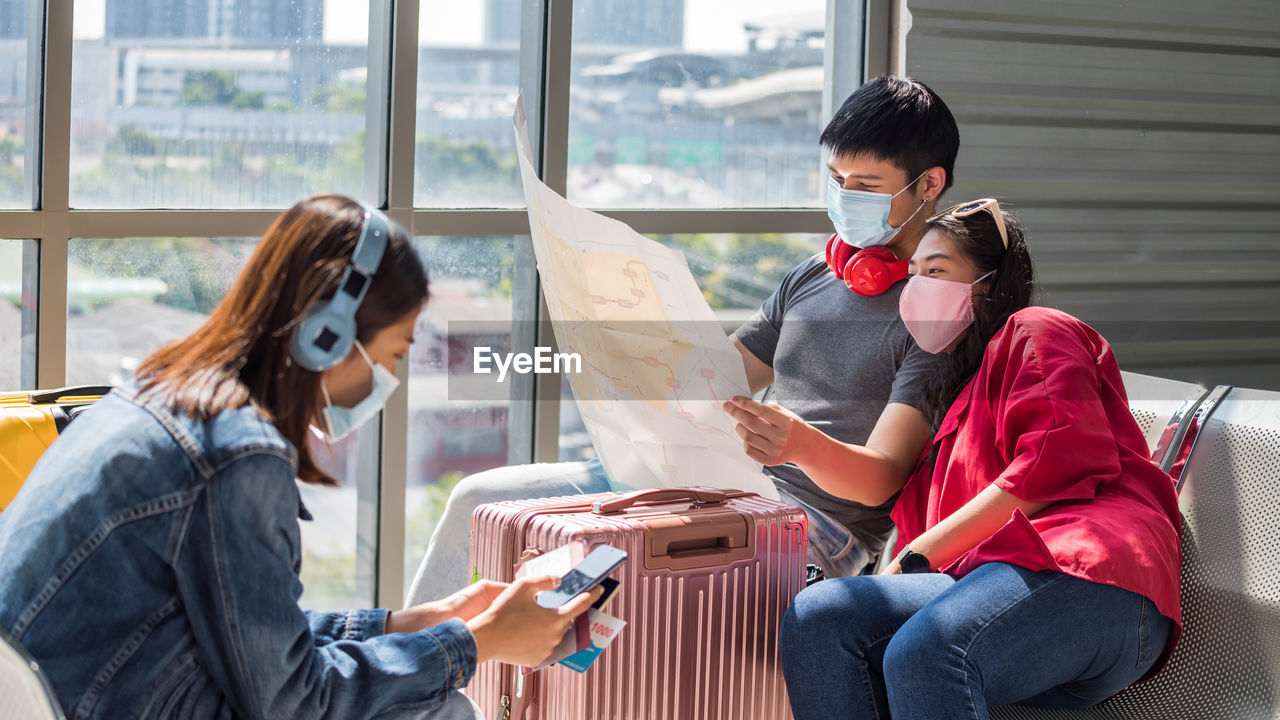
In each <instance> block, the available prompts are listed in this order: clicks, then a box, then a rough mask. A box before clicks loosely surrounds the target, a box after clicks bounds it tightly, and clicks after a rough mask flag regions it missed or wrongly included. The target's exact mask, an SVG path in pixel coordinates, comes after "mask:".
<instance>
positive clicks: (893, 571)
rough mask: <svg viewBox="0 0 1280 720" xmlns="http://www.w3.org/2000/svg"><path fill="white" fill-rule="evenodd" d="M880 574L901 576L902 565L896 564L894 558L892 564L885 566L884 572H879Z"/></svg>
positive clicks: (896, 561) (896, 560)
mask: <svg viewBox="0 0 1280 720" xmlns="http://www.w3.org/2000/svg"><path fill="white" fill-rule="evenodd" d="M880 574H881V575H901V574H902V565H901V564H899V563H898V559H897V558H894V559H893V562H890V563H889V564H888V565H886V566H885V568H884V570H881V571H880Z"/></svg>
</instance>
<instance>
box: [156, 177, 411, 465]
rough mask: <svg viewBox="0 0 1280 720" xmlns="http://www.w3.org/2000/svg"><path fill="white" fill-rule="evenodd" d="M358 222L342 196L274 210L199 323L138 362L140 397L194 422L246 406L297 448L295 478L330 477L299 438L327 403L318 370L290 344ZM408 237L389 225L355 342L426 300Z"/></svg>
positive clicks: (348, 248) (337, 272)
mask: <svg viewBox="0 0 1280 720" xmlns="http://www.w3.org/2000/svg"><path fill="white" fill-rule="evenodd" d="M363 222H364V210H363V208H362V207H361V206H360V204H359V203H357V202H356V201H354V200H352V199H350V198H347V197H343V196H341V195H317V196H315V197H310V198H307V199H306V200H303V201H301V202H299V203H298V204H296V205H294V206H293V207H291V208H289V209H288V210H286V211H284V212H283V213H281V214H280V216H279V217H278V218H276V220H275V222H273V223H272V224H271V227H270V228H268V229H267V232H266V234H264V235H263V236H262V240H261V241H260V242H259V243H258V247H257V248H256V249H255V250H254V252H253V256H252V257H250V258H249V262H248V264H247V265H245V268H244V270H243V271H242V272H241V273H240V277H239V278H237V279H236V282H235V284H234V285H232V286H231V289H230V290H229V291H228V292H227V296H226V297H225V298H223V300H222V302H221V303H219V304H218V307H216V308H215V309H214V311H213V313H212V314H211V315H210V316H209V319H208V320H207V321H206V322H205V324H204V325H203V326H201V327H200V329H198V330H196V331H195V332H194V333H192V334H191V335H190V336H188V337H186V338H184V339H182V340H178V341H176V342H173V343H170V344H169V345H166V346H165V347H163V348H161V349H160V350H159V351H157V352H156V353H155V354H153V355H151V356H150V357H148V358H147V359H146V360H145V361H143V363H142V365H141V366H140V367H139V368H138V373H137V374H138V381H139V390H140V392H139V395H140V396H141V397H143V398H145V399H146V400H147V402H157V403H159V404H161V405H162V406H164V407H166V408H168V409H170V410H171V411H174V412H181V413H184V414H187V415H190V416H192V417H195V418H197V419H199V420H208V419H210V418H212V417H213V416H214V415H216V414H217V413H219V412H221V411H223V410H229V409H233V408H239V407H244V406H246V405H253V406H254V407H256V408H257V409H258V412H260V413H261V414H262V415H263V417H265V418H267V419H268V420H269V421H270V422H271V423H273V424H274V425H275V426H276V428H278V429H279V430H280V434H282V435H283V436H284V437H285V439H286V440H288V441H289V442H290V443H292V444H293V446H294V448H296V449H297V451H298V477H299V478H301V479H302V480H304V481H306V482H312V483H319V484H324V485H335V484H337V483H336V481H335V480H334V479H333V478H331V477H329V476H328V475H326V474H325V473H324V472H323V471H322V470H320V468H319V467H318V466H317V465H316V463H315V461H314V460H313V459H312V457H311V453H310V451H309V450H308V446H307V442H306V440H307V434H308V432H309V427H310V425H311V424H312V423H314V422H316V421H317V420H318V419H319V418H320V414H321V411H322V409H323V407H324V405H323V398H322V396H321V394H320V373H316V372H311V371H310V370H306V369H304V368H302V367H301V366H299V365H297V364H296V363H295V362H294V361H293V356H292V355H291V354H290V350H289V343H290V341H291V339H292V333H293V329H294V327H296V326H297V324H298V322H299V321H300V320H301V319H302V317H303V314H304V313H305V312H306V311H307V309H308V308H310V307H311V306H312V305H313V304H314V303H316V302H317V301H319V300H326V299H329V298H332V297H333V294H334V292H335V291H336V290H337V289H338V282H339V281H340V280H341V278H342V273H343V270H344V269H345V268H346V266H347V264H348V263H349V262H350V260H351V256H352V254H353V253H354V252H355V247H356V242H357V241H358V240H359V238H360V231H361V228H362V226H363ZM409 240H410V238H409V235H408V233H407V232H405V230H404V229H403V228H401V227H399V226H398V225H395V224H394V223H393V224H392V225H391V234H390V238H389V239H388V242H387V248H386V250H385V251H384V252H383V255H382V261H381V262H380V263H379V264H378V269H377V270H376V271H375V272H374V274H373V279H372V281H371V282H370V284H369V291H368V293H367V294H366V295H365V298H364V301H363V302H362V303H361V304H360V309H359V310H358V311H357V312H356V337H357V339H359V340H360V341H361V342H368V341H369V340H370V339H371V338H372V337H373V336H374V335H375V334H377V333H378V331H380V330H382V329H383V328H386V327H388V326H390V325H392V324H394V323H395V322H397V321H398V320H400V319H402V318H404V317H405V316H406V315H408V314H409V313H411V312H414V311H416V310H418V309H420V308H421V307H422V305H423V304H424V303H425V302H426V301H427V294H428V290H427V274H426V270H425V269H424V268H423V266H422V261H421V260H419V259H418V256H417V253H415V252H414V251H413V247H412V246H411V245H410V242H409Z"/></svg>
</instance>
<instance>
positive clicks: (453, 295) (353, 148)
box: [0, 0, 860, 608]
mask: <svg viewBox="0 0 1280 720" xmlns="http://www.w3.org/2000/svg"><path fill="white" fill-rule="evenodd" d="M732 5H733V7H732V8H728V7H727V6H726V5H724V4H723V3H714V2H711V1H710V0H646V2H643V3H633V2H629V1H624V0H601V1H600V2H593V3H588V2H579V3H575V4H574V7H573V8H572V9H567V8H566V6H565V4H563V3H550V2H547V0H484V2H470V3H453V4H448V3H446V4H439V3H427V2H425V1H423V0H419V2H418V3H412V2H410V3H401V2H387V1H386V0H356V1H355V2H330V1H329V0H280V1H278V2H275V1H268V0H176V1H171V0H71V2H70V3H68V7H70V8H71V9H72V13H71V15H72V17H70V18H68V17H66V13H58V14H57V16H56V17H51V18H49V20H50V22H48V23H44V22H43V18H39V17H34V18H33V17H32V16H31V14H30V12H28V8H29V9H31V10H34V9H35V8H39V7H42V5H41V4H39V3H33V2H29V1H28V2H25V3H24V2H21V0H18V1H17V2H15V3H10V4H9V5H5V4H4V3H0V70H3V71H4V72H3V73H2V74H0V78H8V79H7V80H0V100H4V102H0V209H3V208H13V209H14V210H13V211H11V212H7V213H6V218H5V220H6V226H5V233H6V234H8V235H9V236H10V237H13V238H31V239H30V240H0V380H3V381H4V382H5V384H6V385H7V386H11V387H15V388H29V387H56V386H60V385H65V384H70V383H103V382H109V383H121V382H126V381H128V380H129V378H130V377H132V375H133V373H134V372H135V371H136V369H137V367H138V363H140V362H141V361H142V360H143V359H144V358H145V357H146V356H147V355H148V354H149V353H151V352H153V351H154V350H155V349H157V348H158V347H160V346H161V345H163V344H164V343H166V342H170V341H173V340H177V339H179V338H182V337H184V336H186V335H187V334H189V333H190V332H191V331H192V330H194V329H195V328H197V327H198V326H199V325H200V324H201V323H202V322H203V321H204V319H205V318H206V317H207V315H208V313H209V312H210V311H211V310H212V309H213V307H214V306H215V305H216V304H217V302H218V301H219V300H220V298H221V297H222V296H223V294H224V293H225V292H226V290H227V288H228V287H229V286H230V284H231V283H232V282H233V281H234V279H235V277H236V274H237V273H238V272H239V270H240V268H241V267H243V264H244V262H245V260H246V259H247V257H248V255H249V253H251V252H252V250H253V247H254V246H255V243H256V242H257V238H259V237H261V235H262V233H263V232H264V231H265V230H266V229H267V228H268V227H269V225H270V224H271V222H272V221H273V220H274V218H275V216H276V214H277V212H278V211H279V210H281V209H283V208H285V207H288V206H290V205H292V204H293V203H294V202H296V201H297V200H298V199H300V198H302V197H304V196H307V195H310V194H314V193H324V192H338V193H344V194H347V195H351V196H354V197H356V198H359V199H361V200H364V201H368V202H374V203H377V204H379V205H380V206H382V207H385V208H387V209H388V213H389V214H390V215H391V217H392V219H393V220H395V221H396V222H398V223H400V224H402V225H404V226H405V227H406V228H408V229H409V230H410V231H411V232H412V233H413V234H415V235H417V236H419V237H418V238H417V239H416V240H415V245H416V247H417V249H418V251H419V252H420V253H421V255H422V257H423V258H424V259H425V260H426V261H427V264H428V266H429V270H430V273H431V282H432V293H433V299H432V300H431V302H430V304H429V305H428V308H427V311H426V312H425V313H424V314H423V316H422V319H421V322H420V326H419V335H418V337H419V340H418V343H417V344H416V345H415V347H414V349H413V350H412V352H411V353H410V358H409V359H408V360H407V362H406V367H405V368H402V369H401V371H402V372H405V373H406V374H407V382H405V383H403V390H402V391H401V392H403V393H405V395H397V396H396V397H395V398H393V402H392V403H391V404H390V406H389V407H390V408H391V410H390V411H389V412H387V413H384V417H383V418H382V422H381V425H380V427H379V426H373V425H370V426H368V427H366V428H365V429H363V430H362V431H361V432H360V433H358V434H357V435H356V436H355V437H354V438H352V439H349V440H347V441H344V442H342V443H338V444H336V445H335V446H334V448H333V449H332V452H331V453H330V451H329V450H328V449H325V448H318V450H319V452H318V454H319V456H320V457H321V462H323V463H326V464H325V467H326V468H328V469H329V470H330V471H331V472H332V473H333V474H335V475H336V476H338V477H339V478H340V479H341V480H342V481H343V483H344V484H343V487H342V488H340V489H336V490H331V489H327V488H315V487H305V488H302V494H303V499H304V502H305V504H306V505H307V506H308V508H310V510H311V512H312V514H314V515H315V516H316V521H315V522H312V523H303V524H302V533H303V542H304V560H303V576H304V582H305V584H306V594H305V595H304V598H303V602H304V604H307V605H309V606H311V607H317V608H329V607H343V606H351V605H361V606H370V605H373V604H375V603H376V604H378V605H380V606H383V607H394V606H396V604H397V603H399V602H400V599H401V598H403V590H404V587H405V581H406V576H407V575H408V574H409V573H411V572H412V571H413V570H414V569H416V566H417V564H418V562H419V561H420V559H421V557H422V554H423V551H424V550H425V547H426V543H427V541H428V540H429V538H430V534H431V531H432V529H433V527H434V524H435V517H437V516H438V514H439V511H440V509H441V508H442V506H443V503H444V501H445V499H446V498H447V496H448V491H449V488H450V487H451V484H452V483H453V482H456V481H457V479H458V478H460V477H462V476H463V475H465V474H468V473H473V472H478V471H481V470H484V469H487V468H490V467H494V466H497V465H502V464H505V463H508V462H529V461H533V460H535V459H537V460H544V461H545V460H553V459H555V457H556V453H557V449H556V445H557V442H558V440H560V438H561V433H560V422H561V420H562V415H561V413H560V409H561V408H560V403H559V401H558V399H557V397H556V391H555V387H554V376H553V379H552V382H551V383H548V382H546V381H545V380H543V381H538V382H526V381H521V382H515V383H511V384H510V385H506V384H498V383H496V382H494V383H489V384H488V385H486V386H479V385H474V384H473V385H470V386H469V385H468V384H467V383H466V382H463V383H461V384H460V383H459V382H458V378H457V373H450V372H448V371H449V369H450V368H451V367H452V366H455V365H458V364H460V363H465V361H466V355H467V353H468V352H471V353H474V351H475V349H476V348H478V347H489V348H491V349H493V350H494V351H507V352H521V351H525V352H527V351H530V350H532V347H533V345H535V344H539V342H538V332H541V331H539V330H538V329H537V328H536V326H535V325H536V320H537V318H538V307H539V305H538V302H539V299H538V284H537V274H536V269H535V266H534V263H533V261H532V255H531V251H530V250H529V242H528V239H527V236H526V235H525V233H527V232H528V230H527V220H526V218H525V215H524V213H523V211H522V210H521V209H520V208H521V207H522V205H523V198H522V194H521V189H520V187H519V184H518V181H517V178H516V172H515V156H514V152H515V151H514V139H513V137H512V132H511V123H510V118H511V113H512V110H513V108H514V104H515V100H516V97H517V96H518V94H519V92H520V91H521V89H523V90H524V92H525V100H526V108H527V111H528V113H529V117H530V120H531V125H532V126H533V127H534V129H535V137H534V141H535V145H542V144H544V143H545V148H543V147H539V148H538V150H539V154H540V155H542V156H543V157H541V158H540V160H539V169H540V172H542V173H543V175H544V176H545V177H546V179H547V181H548V183H550V184H551V185H552V186H553V187H556V188H561V189H564V190H565V192H566V194H567V195H568V196H569V197H570V198H571V199H573V200H574V201H575V202H578V203H579V204H583V205H587V206H594V207H598V208H604V209H609V210H620V209H628V208H640V209H641V210H640V211H639V212H636V213H632V214H631V216H629V217H627V218H626V220H627V222H629V223H631V224H632V225H633V226H634V227H635V228H636V229H637V230H639V231H641V232H647V233H651V234H655V236H656V233H668V234H666V235H661V236H658V237H660V239H661V240H662V241H663V242H670V243H672V244H675V245H677V246H679V247H681V248H683V249H685V250H687V251H688V253H689V258H690V263H691V265H692V266H693V269H694V272H695V274H698V276H699V277H700V278H701V279H704V280H705V281H706V282H707V283H708V285H707V286H706V287H707V289H708V292H709V293H710V294H711V296H712V298H713V301H714V302H713V304H714V305H715V306H716V307H717V308H720V309H723V312H724V313H725V317H726V321H725V322H726V323H729V322H732V319H731V317H732V316H733V314H734V313H738V314H739V315H741V314H742V313H745V312H749V308H750V306H751V305H752V303H753V302H756V301H758V298H760V297H762V296H763V294H765V293H766V292H767V290H768V289H769V288H765V287H764V285H765V284H768V282H769V281H770V280H769V278H771V277H772V276H770V273H771V272H774V268H773V266H772V265H770V263H775V262H776V263H777V264H778V267H781V266H782V265H784V264H787V263H789V262H790V259H791V258H792V256H794V255H796V254H801V253H803V252H806V251H807V250H805V249H803V248H804V247H805V243H806V242H809V241H807V240H802V239H801V240H795V242H796V243H799V244H798V245H794V244H793V243H792V238H793V236H791V235H787V234H788V233H802V232H819V231H821V230H823V229H825V228H826V227H827V223H826V220H825V213H823V212H822V211H821V210H819V209H816V208H817V207H818V206H819V205H820V201H821V194H820V183H821V173H820V169H821V163H822V157H821V152H820V150H819V149H818V147H817V142H816V137H817V133H818V131H819V130H820V126H821V120H822V119H823V118H822V117H821V116H822V115H823V109H822V103H823V100H822V98H821V93H820V92H817V91H815V90H814V88H815V87H820V80H819V81H818V83H819V84H818V85H815V84H814V82H815V80H814V79H815V78H816V77H819V76H820V75H821V73H822V72H823V71H822V69H821V66H822V64H823V61H822V57H823V52H824V47H825V46H826V44H827V38H828V37H830V36H829V35H828V34H827V33H826V31H825V29H824V28H823V27H822V26H823V22H824V20H823V8H825V6H826V3H825V0H801V2H800V5H795V4H792V5H791V6H788V7H787V8H785V9H784V10H783V11H779V9H778V8H777V7H776V4H775V3H771V2H768V1H767V0H742V2H739V3H733V4H732ZM11 6H12V7H11ZM5 8H9V9H7V10H6V9H5ZM15 8H16V9H15ZM850 17H852V16H850ZM852 21H854V22H860V20H858V19H857V18H853V20H852ZM46 25H47V33H46V36H45V42H44V43H34V44H33V43H28V42H27V40H26V37H27V35H29V34H31V32H30V30H28V29H27V28H33V27H39V28H45V27H46ZM405 27H418V28H419V36H418V37H417V38H409V41H410V42H411V43H412V46H411V47H410V48H404V47H400V46H397V44H396V43H397V42H399V40H401V38H400V37H399V36H398V35H397V34H396V33H394V32H392V30H393V29H394V28H405ZM829 49H830V48H827V50H829ZM846 50H847V49H846ZM646 55H647V56H648V57H647V58H646V57H643V56H646ZM6 83H8V84H7V85H6ZM784 85H785V86H784ZM27 139H31V142H30V143H28V142H27ZM760 207H766V208H788V209H787V210H783V211H772V210H770V211H767V212H763V213H756V214H747V213H742V212H740V210H741V209H743V208H760ZM646 208H647V209H646ZM673 209H679V210H681V211H690V212H688V213H685V212H681V213H673V212H670V211H671V210H673ZM704 230H716V231H718V232H720V233H722V234H720V235H714V236H713V235H707V234H701V235H695V234H693V233H697V232H699V231H704ZM670 233H678V234H670ZM747 233H760V235H759V236H758V238H757V236H753V235H748V234H747ZM753 238H755V239H753ZM775 246H776V247H775ZM735 253H738V254H740V257H739V256H738V255H735ZM747 258H750V259H749V260H748V259H747ZM783 270H785V268H783ZM543 330H544V331H545V329H543ZM545 337H546V336H545V335H543V339H545ZM535 394H537V396H538V397H541V398H542V399H543V402H540V403H537V404H536V405H535V404H534V403H530V402H527V401H528V400H531V399H532V398H534V397H535ZM565 397H566V398H567V397H568V396H565ZM534 407H536V408H537V409H536V410H531V409H530V408H534ZM565 410H566V412H565V413H564V414H563V421H564V422H565V425H564V427H565V431H564V437H565V438H566V439H567V443H566V446H573V445H574V443H575V442H576V443H577V445H576V447H577V448H578V454H579V455H582V454H585V453H586V452H588V451H589V442H585V443H584V441H583V435H582V433H581V432H580V429H579V430H574V429H573V428H572V425H573V422H574V420H575V417H574V414H573V413H572V404H571V403H568V404H566V405H565ZM575 432H577V433H578V434H577V435H575V434H574V433H575ZM574 438H576V440H575V439H574ZM397 439H403V442H404V448H403V449H401V445H400V444H399V442H398V441H397ZM388 508H395V509H394V510H392V511H390V515H389V516H388V514H387V509H388Z"/></svg>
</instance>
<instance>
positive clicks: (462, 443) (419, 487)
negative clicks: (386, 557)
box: [404, 122, 514, 588]
mask: <svg viewBox="0 0 1280 720" xmlns="http://www.w3.org/2000/svg"><path fill="white" fill-rule="evenodd" d="M508 126H510V122H508ZM513 242H514V238H512V237H510V236H505V237H425V238H417V239H416V240H415V241H414V244H415V247H416V248H417V250H418V253H419V256H420V257H421V258H422V260H423V262H424V263H426V265H427V269H428V273H429V274H430V277H431V299H430V300H429V301H428V303H427V308H426V311H424V312H423V313H422V315H420V316H419V317H418V328H417V330H416V331H415V333H414V343H413V347H412V348H411V349H410V351H409V442H408V445H409V449H408V453H409V457H408V468H409V472H408V487H407V488H406V490H405V554H404V572H405V575H404V577H405V587H406V588H408V587H409V586H410V584H411V583H412V581H413V577H414V574H415V573H416V572H417V569H418V565H419V564H420V563H421V562H422V558H423V556H424V555H425V554H426V551H427V546H428V544H429V543H430V540H431V533H432V532H433V531H434V530H435V526H436V522H437V521H438V520H439V518H440V514H441V512H442V511H443V510H444V504H445V501H446V500H447V499H448V497H449V491H450V490H452V489H453V486H454V485H456V484H457V482H458V480H460V479H462V478H463V477H465V476H466V475H469V474H471V473H474V472H479V471H481V470H487V469H489V468H493V467H498V466H501V465H505V464H507V410H508V408H509V406H510V402H509V398H510V395H509V391H508V390H505V389H504V388H503V387H502V386H497V385H495V384H493V383H485V384H484V385H483V386H478V385H475V384H473V383H471V382H469V381H470V380H481V381H483V380H484V379H483V378H479V377H478V376H475V375H474V374H473V373H472V370H473V364H472V363H473V358H474V353H475V349H476V348H489V349H490V350H491V351H492V352H508V351H509V349H510V345H511V322H512V307H513V306H512V294H511V289H512V269H513V267H514V260H513V255H512V253H513ZM495 391H496V392H495Z"/></svg>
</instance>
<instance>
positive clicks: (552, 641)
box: [467, 576, 604, 666]
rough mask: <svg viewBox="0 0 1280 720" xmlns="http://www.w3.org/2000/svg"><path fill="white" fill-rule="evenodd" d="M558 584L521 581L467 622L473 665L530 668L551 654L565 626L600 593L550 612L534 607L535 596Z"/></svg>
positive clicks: (556, 580)
mask: <svg viewBox="0 0 1280 720" xmlns="http://www.w3.org/2000/svg"><path fill="white" fill-rule="evenodd" d="M559 582H560V580H559V578H556V577H550V576H548V577H542V578H522V579H520V580H517V581H515V582H513V583H511V584H510V585H508V586H507V587H505V588H503V590H502V592H501V593H499V594H498V596H497V597H496V598H495V599H494V600H493V602H492V603H491V604H490V605H489V607H488V608H486V609H485V610H484V611H483V612H481V613H479V614H478V615H476V616H475V617H474V618H472V619H471V620H469V621H468V622H467V627H468V628H470V629H471V634H472V635H473V636H474V637H475V641H476V662H484V661H486V660H498V661H501V662H505V663H511V664H513V665H527V666H533V665H537V664H538V663H540V662H542V661H543V660H545V659H546V658H547V656H548V655H550V654H551V651H552V650H554V649H555V647H556V645H558V644H559V643H560V641H561V640H562V639H563V638H564V634H565V633H566V632H567V631H568V630H569V624H570V623H572V622H573V619H574V618H575V617H577V616H578V615H581V614H582V613H584V612H586V611H587V608H589V607H591V604H592V603H594V602H595V601H596V600H599V599H600V595H601V594H602V593H603V592H604V590H603V589H602V588H596V589H594V590H592V591H591V592H589V593H583V594H581V595H579V596H577V597H575V598H574V599H572V600H570V601H569V602H567V603H565V604H564V605H562V606H560V607H559V608H556V609H554V610H549V609H547V608H544V607H542V606H541V605H538V603H537V602H535V598H536V597H537V594H538V593H539V592H541V591H543V590H551V589H554V588H555V587H556V585H557V584H558V583H559Z"/></svg>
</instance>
